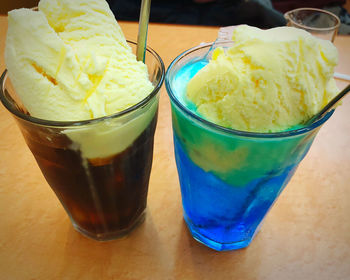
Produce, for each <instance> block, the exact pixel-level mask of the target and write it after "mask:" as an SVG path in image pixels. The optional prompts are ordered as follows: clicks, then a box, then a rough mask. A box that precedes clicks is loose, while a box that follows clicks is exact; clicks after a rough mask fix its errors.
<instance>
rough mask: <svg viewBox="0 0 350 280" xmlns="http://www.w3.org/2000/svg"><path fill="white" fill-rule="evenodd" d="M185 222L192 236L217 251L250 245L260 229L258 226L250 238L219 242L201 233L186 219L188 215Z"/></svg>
mask: <svg viewBox="0 0 350 280" xmlns="http://www.w3.org/2000/svg"><path fill="white" fill-rule="evenodd" d="M184 219H185V222H186V224H187V227H188V229H189V231H190V232H191V234H192V237H193V238H194V239H195V240H197V241H198V242H200V243H202V244H203V245H205V246H207V247H209V248H211V249H214V250H216V251H230V250H237V249H242V248H245V247H248V245H249V244H250V243H251V242H252V240H253V239H254V236H255V235H256V234H257V232H258V231H259V228H260V227H258V228H257V230H256V231H255V233H254V235H253V236H252V237H251V238H248V239H246V240H241V241H238V242H233V243H219V242H217V241H214V240H212V239H210V238H208V237H206V236H204V235H203V234H201V233H199V232H198V231H197V230H196V227H195V226H193V225H192V224H191V223H190V222H189V221H187V220H186V217H185V218H184Z"/></svg>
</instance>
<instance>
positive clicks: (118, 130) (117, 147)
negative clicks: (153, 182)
mask: <svg viewBox="0 0 350 280" xmlns="http://www.w3.org/2000/svg"><path fill="white" fill-rule="evenodd" d="M128 43H129V45H131V46H132V48H133V50H134V51H135V49H136V44H135V43H133V42H128ZM145 64H146V65H147V68H148V72H149V78H150V81H151V82H152V83H153V85H154V90H153V91H152V92H151V93H150V94H149V95H148V96H147V97H146V98H145V99H143V100H142V101H140V102H139V103H138V104H136V105H134V106H132V107H130V108H128V109H126V110H124V111H122V112H119V113H116V114H113V115H110V116H107V117H102V118H97V119H92V120H85V121H68V122H62V121H49V120H43V119H38V118H35V117H32V116H30V115H29V114H28V112H27V111H26V108H24V106H23V105H22V104H21V102H20V101H19V99H18V98H17V96H16V92H15V90H14V89H13V87H12V85H11V81H10V79H9V78H8V76H7V74H6V71H5V72H4V73H3V74H2V77H1V81H0V86H1V89H0V99H1V101H2V103H3V104H4V106H5V107H6V108H7V109H8V110H9V111H10V112H11V113H12V115H13V117H14V118H15V120H16V122H17V124H18V126H19V128H20V130H21V132H22V134H23V136H24V138H25V141H26V143H27V145H28V147H29V149H30V150H31V152H32V153H33V155H34V157H35V159H36V161H37V163H38V165H39V167H40V169H41V171H42V173H43V175H44V176H45V178H46V180H47V182H48V183H49V185H50V186H51V188H52V190H53V191H54V192H55V194H56V196H57V197H58V199H59V200H60V201H61V203H62V205H63V207H64V208H65V210H66V212H67V214H68V216H69V217H70V219H71V221H72V224H73V226H74V227H75V229H76V230H78V231H79V232H81V233H82V234H84V235H86V236H88V237H90V238H93V239H96V240H101V241H103V240H111V239H115V238H117V237H120V236H122V235H125V234H127V233H129V232H130V231H131V230H132V229H133V228H134V227H135V226H136V225H137V224H139V223H140V222H141V221H143V220H144V219H143V218H144V213H145V209H146V202H147V191H148V182H149V176H150V171H151V166H152V158H153V138H154V132H155V128H156V123H157V114H158V100H159V89H160V87H161V85H162V83H163V80H164V73H165V70H164V65H163V62H162V60H161V58H160V57H159V55H158V54H157V53H156V52H155V51H154V50H152V49H151V48H147V52H146V58H145ZM101 155H103V156H101Z"/></svg>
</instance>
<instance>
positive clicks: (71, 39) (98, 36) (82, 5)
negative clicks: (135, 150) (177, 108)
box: [5, 0, 158, 159]
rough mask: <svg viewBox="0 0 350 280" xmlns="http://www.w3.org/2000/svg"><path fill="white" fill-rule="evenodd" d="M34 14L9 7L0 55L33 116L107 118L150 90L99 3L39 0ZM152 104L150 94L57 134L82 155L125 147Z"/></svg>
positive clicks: (152, 110)
mask: <svg viewBox="0 0 350 280" xmlns="http://www.w3.org/2000/svg"><path fill="white" fill-rule="evenodd" d="M38 8H39V10H38V11H33V10H30V9H18V10H13V11H11V12H9V17H8V24H9V26H8V33H7V41H6V49H5V60H6V65H7V69H8V75H9V77H10V79H11V82H12V84H13V86H14V88H15V90H16V93H17V94H18V96H19V98H20V99H21V101H22V103H23V105H24V106H25V107H26V109H27V110H28V112H29V113H30V114H31V115H32V116H34V117H37V118H41V119H46V120H55V121H79V120H86V119H92V118H99V117H103V116H108V115H111V114H114V113H117V112H120V111H122V110H125V109H127V108H129V107H131V106H133V105H135V104H137V103H139V102H140V101H141V100H143V99H144V98H146V97H147V96H148V95H149V94H150V93H151V92H152V90H153V88H154V87H153V85H152V83H151V82H150V81H149V77H148V71H147V67H146V65H145V64H143V63H142V62H138V61H137V60H136V57H135V55H134V54H133V53H132V50H131V48H130V47H129V45H128V44H127V42H126V40H125V37H124V35H123V33H122V31H121V28H120V27H119V25H118V23H117V21H116V19H115V18H114V15H113V13H112V12H111V11H110V9H109V6H108V4H107V2H106V1H105V0H74V1H73V0H41V1H40V2H39V6H38ZM157 108H158V97H157V96H156V97H155V98H153V99H152V100H151V101H149V102H148V103H147V105H145V106H142V108H139V109H138V110H137V111H133V112H132V113H128V114H125V115H123V116H122V117H118V118H108V119H106V120H103V121H98V122H93V123H91V124H89V125H84V126H79V127H78V126H75V127H74V128H67V129H65V130H63V131H62V133H64V134H65V135H67V136H68V137H69V138H70V139H71V140H72V142H73V143H72V146H71V148H72V149H76V150H79V151H81V154H82V156H83V157H84V158H87V159H96V158H106V157H110V156H112V155H115V154H117V153H120V152H121V151H123V150H124V149H126V148H127V147H128V146H129V145H130V144H132V143H133V141H134V140H135V139H136V138H137V137H138V136H139V135H140V134H141V133H142V132H143V131H144V130H145V129H146V127H147V126H148V125H149V124H150V122H151V120H152V119H153V118H154V117H155V114H156V112H157Z"/></svg>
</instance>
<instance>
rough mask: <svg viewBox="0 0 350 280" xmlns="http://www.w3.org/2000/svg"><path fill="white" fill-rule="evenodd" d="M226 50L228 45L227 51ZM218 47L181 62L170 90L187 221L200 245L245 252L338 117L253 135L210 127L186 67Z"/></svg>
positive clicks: (171, 73) (174, 66)
mask: <svg viewBox="0 0 350 280" xmlns="http://www.w3.org/2000/svg"><path fill="white" fill-rule="evenodd" d="M223 44H224V43H223ZM210 46H211V44H207V45H202V46H198V47H195V48H192V49H190V50H188V51H186V52H184V53H182V54H181V55H179V56H178V57H177V58H175V60H174V61H173V62H172V63H171V65H170V66H169V68H168V71H167V74H166V78H165V84H166V88H167V91H168V94H169V97H170V100H171V108H172V123H173V136H174V147H175V157H176V164H177V169H178V175H179V180H180V186H181V194H182V204H183V213H184V219H185V221H186V223H187V226H188V228H189V230H190V232H191V233H192V236H193V237H194V238H195V239H196V240H198V241H199V242H201V243H203V244H205V245H206V246H208V247H211V248H213V249H215V250H218V251H223V250H232V249H239V248H243V247H246V246H248V245H249V244H250V242H251V241H252V239H253V238H254V236H255V234H256V233H257V232H258V229H259V227H260V226H261V223H262V221H263V219H264V217H265V215H266V214H267V212H268V211H269V209H270V208H271V206H272V205H273V204H274V202H275V201H276V199H277V197H278V196H279V194H280V193H281V191H282V190H283V189H284V187H285V186H286V184H287V183H288V181H289V180H290V178H291V177H292V175H293V174H294V172H295V170H296V168H297V166H298V164H299V163H300V161H301V160H302V159H303V158H304V156H305V154H306V153H307V151H308V150H309V148H310V145H311V144H312V142H313V139H314V137H315V136H316V134H317V132H318V130H319V129H320V126H321V125H322V124H323V123H324V122H325V121H327V119H328V118H329V117H330V115H331V113H329V114H328V115H326V116H325V117H324V118H322V119H320V120H318V121H316V122H315V123H313V124H312V125H311V126H309V127H304V128H300V129H296V130H291V131H287V132H280V133H250V132H244V131H237V130H233V129H228V128H224V127H221V126H219V125H216V124H214V123H211V122H209V121H207V120H205V119H203V118H201V117H199V116H198V115H196V114H195V113H194V112H193V110H191V109H190V108H189V107H188V106H187V104H186V102H184V101H183V98H182V97H181V93H180V92H178V89H179V88H183V87H184V86H183V85H181V84H178V83H181V78H180V76H181V75H182V74H183V73H184V71H183V70H184V69H185V67H191V66H192V65H194V64H196V63H201V60H203V57H204V55H205V54H206V53H207V52H208V50H209V48H210Z"/></svg>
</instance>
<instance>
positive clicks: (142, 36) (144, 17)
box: [136, 0, 151, 62]
mask: <svg viewBox="0 0 350 280" xmlns="http://www.w3.org/2000/svg"><path fill="white" fill-rule="evenodd" d="M150 7H151V0H142V2H141V10H140V20H139V34H138V36H137V49H136V58H137V60H138V61H142V62H145V54H146V45H147V30H148V21H149V12H150Z"/></svg>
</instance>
